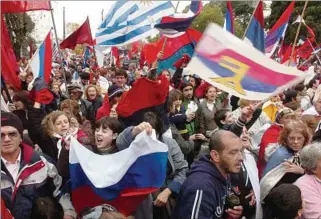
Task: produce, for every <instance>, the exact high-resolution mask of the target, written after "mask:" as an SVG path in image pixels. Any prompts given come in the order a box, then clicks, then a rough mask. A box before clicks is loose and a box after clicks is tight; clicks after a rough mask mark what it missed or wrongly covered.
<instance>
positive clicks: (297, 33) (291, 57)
mask: <svg viewBox="0 0 321 219" xmlns="http://www.w3.org/2000/svg"><path fill="white" fill-rule="evenodd" d="M308 2H309V0H306V1H305V4H304V7H303V10H302V13H301V18H300V23H299V26H298V29H297V31H296V35H295V38H294V43H293V45H292V51H291V56H290V60H289V63H288V66H290V64H291V62H292V59H293V54H294V49H295V46H296V43H297V41H298V37H299V33H300V29H301V26H302V20H303V17H304V13H305V9H306V8H307V6H308Z"/></svg>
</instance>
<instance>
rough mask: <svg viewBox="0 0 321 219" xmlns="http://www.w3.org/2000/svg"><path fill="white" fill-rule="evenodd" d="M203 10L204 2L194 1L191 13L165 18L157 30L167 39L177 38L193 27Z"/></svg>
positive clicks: (157, 26) (157, 25)
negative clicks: (194, 21) (192, 24)
mask: <svg viewBox="0 0 321 219" xmlns="http://www.w3.org/2000/svg"><path fill="white" fill-rule="evenodd" d="M201 10H202V1H201V0H193V1H191V5H190V8H189V11H188V12H187V13H184V14H175V15H174V16H167V17H163V18H162V20H161V22H160V23H159V24H156V25H155V28H156V29H158V30H159V31H161V32H162V33H163V34H164V35H165V36H167V37H176V36H178V35H180V34H182V33H184V32H185V31H186V30H187V28H189V26H190V25H191V23H192V22H193V20H194V19H195V18H196V16H197V15H198V14H199V13H200V12H201Z"/></svg>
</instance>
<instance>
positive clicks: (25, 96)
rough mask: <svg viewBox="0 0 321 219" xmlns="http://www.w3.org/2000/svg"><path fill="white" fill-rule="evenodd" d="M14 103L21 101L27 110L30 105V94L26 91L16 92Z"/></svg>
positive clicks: (13, 98)
mask: <svg viewBox="0 0 321 219" xmlns="http://www.w3.org/2000/svg"><path fill="white" fill-rule="evenodd" d="M12 101H21V102H22V103H23V105H24V107H25V109H27V108H28V105H29V92H28V91H25V90H21V91H17V92H15V94H14V95H13V97H12Z"/></svg>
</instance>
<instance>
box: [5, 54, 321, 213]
mask: <svg viewBox="0 0 321 219" xmlns="http://www.w3.org/2000/svg"><path fill="white" fill-rule="evenodd" d="M161 55H162V54H161V53H160V54H159V55H158V57H161ZM187 59H188V57H186V56H185V55H184V56H183V57H182V59H180V60H179V61H178V62H177V63H176V67H177V69H176V71H175V72H174V74H172V73H171V71H169V70H162V71H161V72H160V73H159V74H156V72H157V71H155V69H156V68H157V61H156V62H155V63H154V64H153V65H152V66H151V67H150V69H149V68H148V67H147V66H144V67H143V68H140V67H139V66H138V65H137V63H135V62H132V63H130V64H129V65H128V66H123V67H122V68H117V67H115V66H112V67H109V66H108V67H107V66H103V67H101V68H99V67H97V65H96V62H95V58H94V57H92V58H90V59H88V60H87V62H86V63H84V62H83V60H82V58H81V57H79V56H76V55H72V56H71V57H70V58H69V60H68V63H66V62H65V63H64V66H63V69H62V66H61V65H57V66H55V67H53V69H52V75H51V79H50V82H49V83H48V84H46V83H45V82H44V80H43V79H41V78H33V74H32V72H30V71H21V72H20V73H19V78H20V80H21V90H16V89H15V88H14V87H13V86H11V85H10V84H9V83H7V84H6V87H7V91H6V90H5V89H2V97H3V99H2V103H3V104H1V110H2V111H1V217H2V218H5V219H6V218H16V219H28V218H31V219H40V218H48V219H49V218H55V219H60V218H64V219H71V218H74V219H76V218H92V219H94V218H114V219H115V218H117V219H118V218H120V219H121V218H136V219H153V218H154V219H170V218H172V219H187V218H192V219H194V218H195V219H196V218H199V219H205V218H206V219H209V218H211V219H212V218H234V219H236V218H246V219H250V218H257V219H295V218H305V219H317V218H321V142H320V141H321V126H320V124H319V121H320V119H321V86H320V82H321V72H320V69H321V67H320V65H318V64H311V69H313V71H314V77H313V78H312V79H311V78H310V79H309V80H308V81H305V82H301V83H299V84H297V85H295V86H294V87H292V88H289V89H287V90H286V91H284V92H283V93H280V94H278V95H276V96H274V97H272V98H271V99H270V100H269V101H267V102H264V103H263V102H260V101H250V100H246V99H240V98H238V97H236V96H233V95H230V94H228V93H226V92H224V91H223V90H220V89H218V88H217V87H214V86H212V85H210V84H208V83H207V82H205V81H203V80H202V79H201V78H199V77H198V76H197V72H196V74H185V71H184V69H185V67H186V65H187V63H188V60H187ZM186 60H187V61H186ZM19 64H20V66H21V69H24V67H25V66H26V65H27V61H26V62H22V61H20V63H19ZM200 71H201V69H200ZM160 77H162V79H160ZM141 78H147V79H148V80H152V81H158V82H159V83H163V80H164V78H165V79H166V80H167V83H168V82H169V86H168V89H167V93H166V97H167V98H166V103H165V104H164V105H165V107H164V108H165V109H162V110H159V107H155V108H151V109H150V110H149V111H147V112H145V113H144V115H143V116H142V119H141V120H140V121H137V123H136V124H131V125H128V124H127V123H126V122H124V119H123V118H120V116H119V111H118V108H117V106H118V103H119V102H120V101H121V100H122V98H124V97H125V96H126V95H127V94H129V93H130V92H131V89H132V88H134V87H135V85H137V81H139V80H141ZM149 92H152V91H149V90H142V91H141V95H142V96H143V95H144V93H149ZM50 97H52V98H50ZM140 98H141V97H140V96H136V99H135V100H133V101H134V102H139V101H140ZM161 113H164V114H165V117H166V119H164V117H163V116H164V115H161ZM152 129H154V130H155V131H156V134H157V138H158V140H159V141H161V142H163V143H164V144H166V145H167V146H168V160H167V169H166V179H165V181H164V183H163V185H162V186H161V188H160V189H159V191H157V192H155V193H153V194H150V195H148V196H147V197H146V199H145V200H144V201H143V202H142V203H141V204H140V205H139V207H138V208H137V209H136V211H134V212H132V214H131V215H126V217H125V216H124V215H122V214H121V213H119V212H118V210H117V209H115V208H114V206H111V205H107V204H103V205H99V206H88V208H86V209H83V211H82V212H81V213H78V214H77V213H76V212H75V209H74V207H73V197H72V196H71V194H70V192H69V193H68V192H65V193H63V192H62V191H63V190H66V188H67V190H68V187H69V186H70V185H68V182H69V181H70V174H69V149H70V144H69V143H68V141H66V139H65V137H66V136H70V135H71V136H73V137H75V138H76V139H77V140H78V141H79V142H80V143H81V144H82V145H83V146H84V147H86V148H88V149H89V150H91V151H92V152H94V153H97V154H100V155H109V154H114V153H118V152H120V151H122V150H124V149H126V148H128V147H129V146H130V144H131V142H133V141H134V139H135V137H136V136H137V135H138V134H139V133H141V132H143V131H146V132H147V133H151V130H152ZM88 162H90V160H89V161H88ZM118 162H125V161H122V160H119V161H118ZM146 165H148V164H146ZM99 168H103V167H99ZM82 198H83V199H86V198H88V197H86V194H83V197H82Z"/></svg>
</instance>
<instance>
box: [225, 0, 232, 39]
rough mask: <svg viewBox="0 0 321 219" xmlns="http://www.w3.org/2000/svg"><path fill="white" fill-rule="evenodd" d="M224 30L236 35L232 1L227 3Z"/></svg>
mask: <svg viewBox="0 0 321 219" xmlns="http://www.w3.org/2000/svg"><path fill="white" fill-rule="evenodd" d="M224 29H225V30H227V31H228V32H230V33H233V34H234V16H233V8H232V2H231V1H227V2H226V15H225V22H224Z"/></svg>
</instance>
